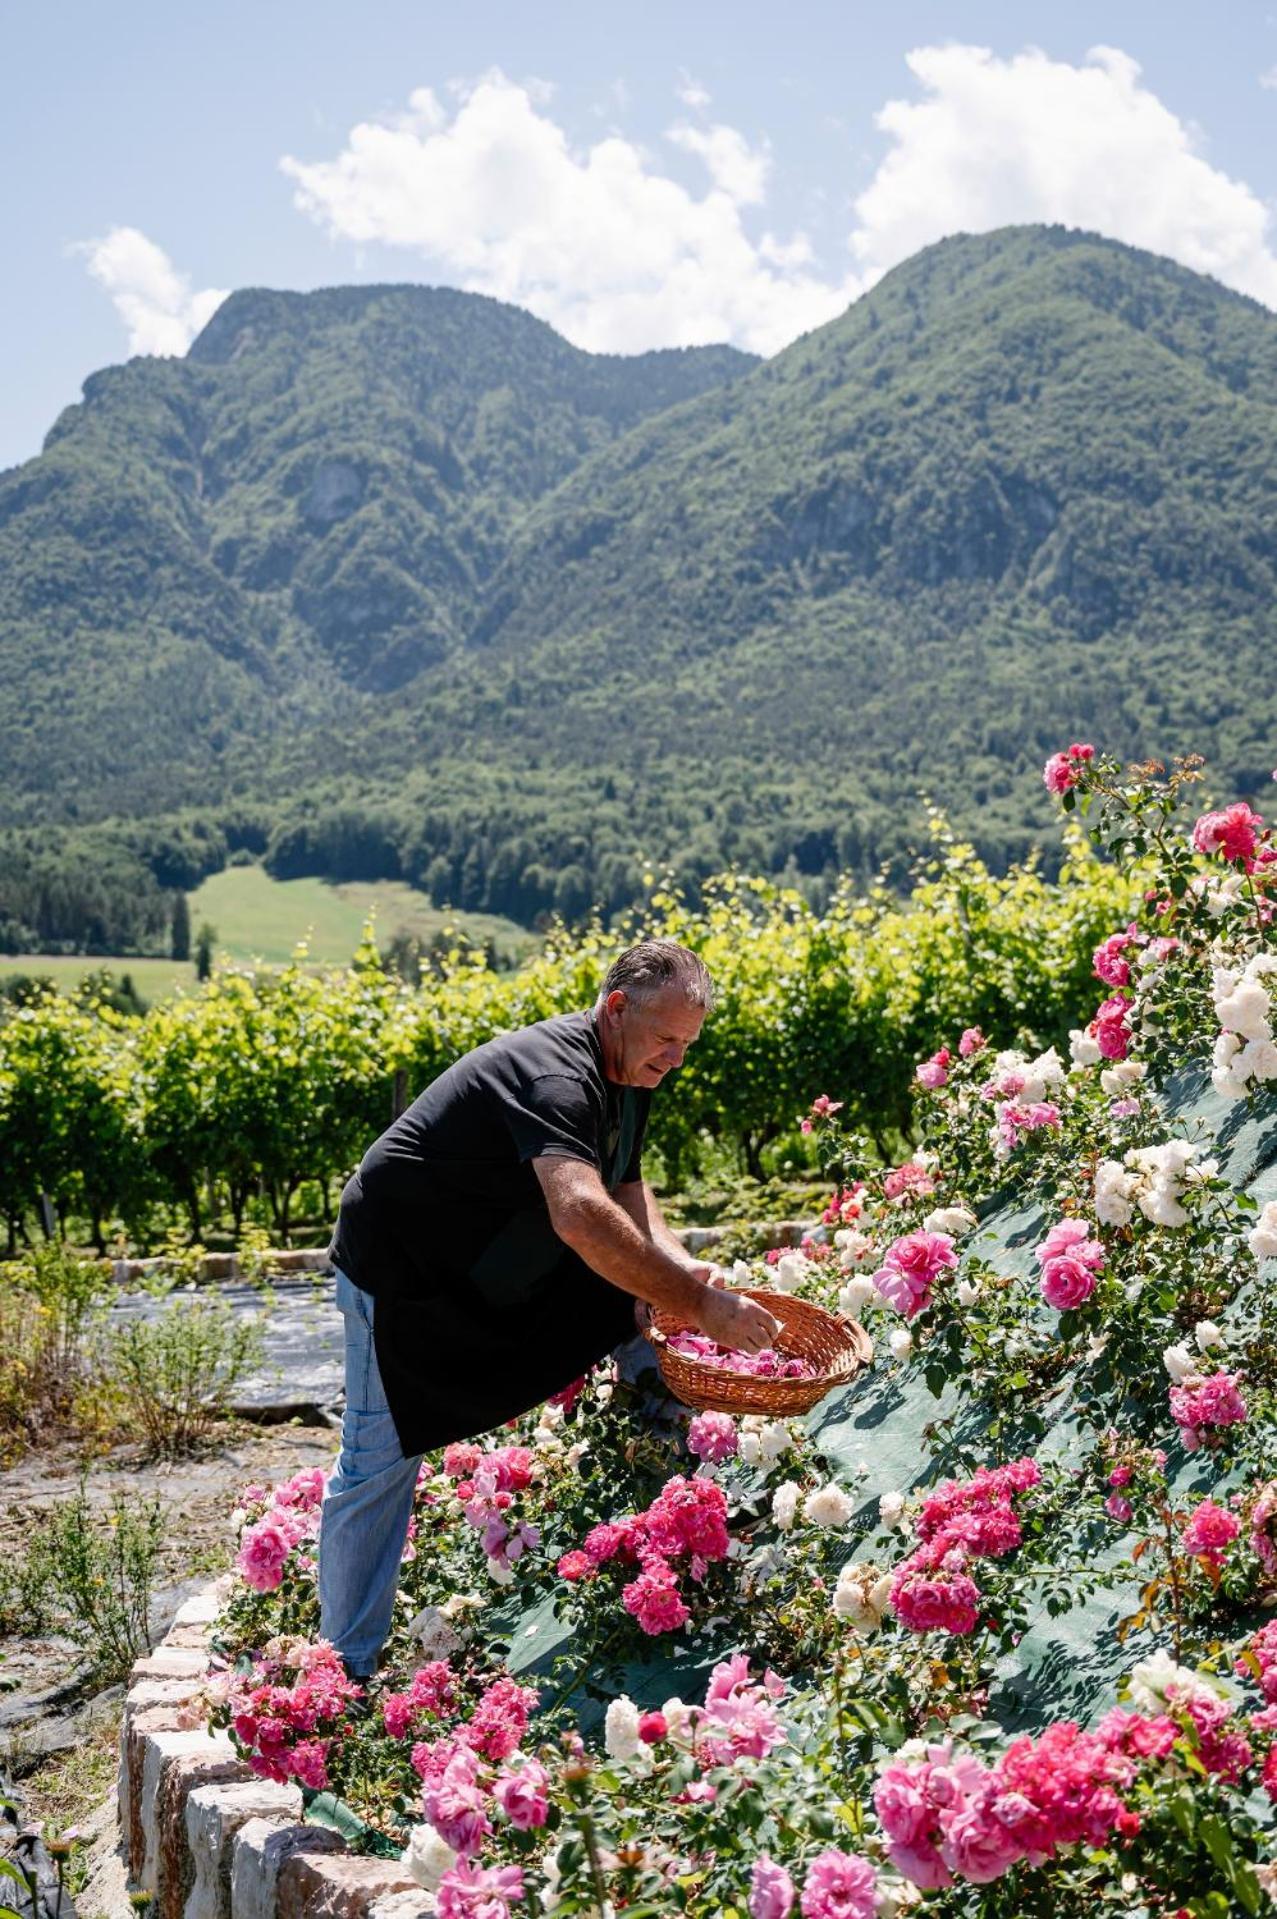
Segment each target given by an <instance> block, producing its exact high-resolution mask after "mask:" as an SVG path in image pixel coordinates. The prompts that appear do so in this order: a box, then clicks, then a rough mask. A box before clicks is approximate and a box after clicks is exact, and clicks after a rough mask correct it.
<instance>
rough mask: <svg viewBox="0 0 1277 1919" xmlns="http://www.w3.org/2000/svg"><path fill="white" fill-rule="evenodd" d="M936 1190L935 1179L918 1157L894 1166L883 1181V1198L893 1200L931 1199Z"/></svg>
mask: <svg viewBox="0 0 1277 1919" xmlns="http://www.w3.org/2000/svg"><path fill="white" fill-rule="evenodd" d="M935 1190H936V1182H935V1180H934V1179H933V1178H932V1176H931V1174H930V1173H929V1172H928V1170H927V1168H926V1167H925V1166H923V1165H920V1164H919V1162H918V1161H917V1160H916V1159H907V1160H906V1161H905V1162H904V1164H903V1166H895V1167H893V1168H892V1170H891V1171H890V1172H889V1173H888V1174H887V1177H886V1178H885V1179H884V1180H883V1182H882V1196H883V1198H884V1199H889V1200H892V1201H896V1200H906V1199H930V1198H931V1195H932V1194H933V1193H934V1192H935Z"/></svg>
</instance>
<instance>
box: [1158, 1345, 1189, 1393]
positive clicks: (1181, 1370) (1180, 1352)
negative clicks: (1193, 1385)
mask: <svg viewBox="0 0 1277 1919" xmlns="http://www.w3.org/2000/svg"><path fill="white" fill-rule="evenodd" d="M1162 1364H1163V1366H1165V1368H1166V1370H1167V1372H1168V1373H1169V1374H1170V1376H1171V1378H1172V1379H1173V1380H1174V1382H1175V1384H1176V1385H1177V1386H1178V1385H1179V1384H1180V1382H1181V1381H1182V1380H1185V1379H1187V1378H1188V1375H1189V1374H1190V1373H1191V1372H1192V1371H1193V1369H1194V1367H1195V1366H1196V1364H1197V1361H1196V1360H1195V1359H1194V1358H1193V1355H1192V1353H1190V1352H1189V1350H1188V1347H1187V1346H1168V1347H1167V1348H1166V1350H1165V1351H1164V1352H1163V1354H1162Z"/></svg>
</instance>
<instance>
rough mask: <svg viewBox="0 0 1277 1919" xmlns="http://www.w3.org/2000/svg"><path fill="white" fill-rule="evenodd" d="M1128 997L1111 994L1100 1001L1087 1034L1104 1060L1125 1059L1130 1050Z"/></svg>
mask: <svg viewBox="0 0 1277 1919" xmlns="http://www.w3.org/2000/svg"><path fill="white" fill-rule="evenodd" d="M1130 1010H1131V1002H1130V995H1129V994H1127V993H1112V994H1110V996H1109V998H1108V999H1106V1000H1101V1002H1100V1004H1099V1005H1098V1006H1097V1007H1096V1009H1095V1016H1094V1018H1093V1019H1092V1020H1091V1022H1090V1024H1089V1025H1088V1027H1087V1029H1086V1030H1087V1032H1088V1033H1089V1034H1090V1035H1091V1038H1092V1039H1093V1040H1094V1041H1095V1043H1096V1045H1097V1046H1098V1047H1099V1049H1100V1052H1101V1054H1102V1055H1103V1057H1104V1058H1105V1059H1125V1058H1126V1055H1127V1054H1128V1053H1129V1052H1130V1050H1131V1027H1130V1020H1129V1017H1128V1016H1129V1014H1130Z"/></svg>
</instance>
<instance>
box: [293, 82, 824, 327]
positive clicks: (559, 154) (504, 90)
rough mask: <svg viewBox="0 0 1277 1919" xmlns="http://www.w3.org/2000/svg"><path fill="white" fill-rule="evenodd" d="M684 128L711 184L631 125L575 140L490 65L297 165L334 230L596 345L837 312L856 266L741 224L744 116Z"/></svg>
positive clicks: (748, 192)
mask: <svg viewBox="0 0 1277 1919" xmlns="http://www.w3.org/2000/svg"><path fill="white" fill-rule="evenodd" d="M677 138H678V143H679V144H680V145H681V146H683V147H685V148H686V149H687V150H689V151H691V152H694V153H696V154H697V155H698V156H699V157H700V158H701V159H702V160H703V161H704V162H705V165H706V167H707V169H708V171H709V174H710V179H711V185H710V187H709V188H708V190H707V191H706V192H705V193H704V194H702V195H699V196H698V195H696V194H694V193H692V192H689V191H688V189H687V188H685V187H684V186H682V185H681V184H680V183H679V182H678V181H676V180H674V179H672V178H671V177H669V175H667V174H665V173H662V172H661V171H660V170H659V169H658V168H657V167H655V166H654V165H652V164H651V163H650V161H649V160H648V158H647V157H646V156H645V155H644V153H643V152H642V150H641V149H640V148H639V147H637V146H635V145H634V144H633V143H631V142H630V141H629V140H626V139H624V138H623V137H621V136H620V135H618V134H612V135H609V136H608V137H607V138H605V139H602V140H600V141H598V142H597V143H596V144H594V145H592V146H589V147H587V148H585V149H584V150H581V151H576V150H574V149H573V147H572V146H571V145H570V143H569V141H568V138H567V135H566V134H565V133H564V131H563V129H562V128H561V127H560V126H559V125H558V124H557V123H556V122H555V121H554V120H553V119H551V118H550V116H549V114H548V113H546V112H545V111H543V110H541V105H540V102H538V101H537V100H534V99H533V97H532V96H531V94H530V93H529V91H528V89H527V88H526V87H525V86H521V85H518V84H516V83H514V82H512V81H510V80H507V79H506V78H505V76H504V75H502V74H500V73H492V74H489V75H487V76H486V77H485V78H484V79H482V80H480V81H479V82H478V83H477V84H476V85H475V86H473V87H472V88H471V89H470V90H469V91H468V92H467V93H465V94H464V96H462V97H461V98H460V99H459V101H458V104H457V106H456V109H455V111H454V112H453V113H452V115H451V116H447V115H445V116H444V117H443V119H442V120H441V118H440V107H439V102H438V100H437V98H436V97H435V95H434V94H432V93H429V92H428V91H424V90H423V91H422V92H420V93H417V94H414V95H413V96H412V98H411V100H410V102H409V110H408V112H407V113H405V114H401V115H397V116H396V117H395V118H394V119H391V120H383V121H368V122H364V123H363V124H361V125H359V126H356V127H354V128H352V129H351V132H350V134H349V135H348V137H347V140H346V144H345V146H344V148H343V150H342V151H341V152H340V153H339V154H338V155H337V157H336V158H335V159H333V160H325V161H318V162H315V163H306V162H303V161H300V160H296V159H292V158H286V159H284V160H283V161H282V162H281V164H282V166H283V168H284V171H285V172H286V173H287V174H288V175H290V177H291V178H292V179H293V180H294V181H295V182H296V183H297V192H296V202H297V205H298V206H299V207H300V208H301V209H302V210H303V211H304V212H306V213H307V214H309V215H310V216H311V217H312V218H313V219H315V220H316V221H318V222H319V224H320V225H321V226H323V227H325V228H326V229H327V230H328V231H329V232H330V233H331V234H332V235H333V236H334V237H337V238H341V239H344V240H351V241H354V242H356V243H368V242H372V241H379V242H382V243H383V244H386V245H390V246H401V247H406V248H410V249H412V250H414V251H416V252H418V253H420V254H422V255H423V256H424V257H425V258H427V259H429V260H431V261H433V262H437V263H438V265H439V266H440V267H441V268H442V269H443V270H444V272H446V273H447V274H448V275H449V276H450V277H452V278H454V279H455V280H457V281H458V282H460V284H461V285H463V286H465V287H468V288H470V289H472V290H474V291H477V292H482V293H490V294H494V295H496V296H497V297H498V298H500V299H505V300H512V301H515V302H517V303H518V304H519V305H521V306H526V307H529V308H530V309H531V310H532V311H533V312H534V313H537V314H540V315H541V317H542V318H544V319H546V320H549V321H550V322H551V324H552V325H554V326H556V327H557V328H558V329H559V330H560V331H561V332H563V333H565V334H566V335H567V337H568V338H569V339H572V340H575V341H576V342H577V343H578V344H579V345H581V346H585V347H591V348H594V349H595V350H603V351H613V352H616V351H620V352H626V351H637V350H639V349H641V348H645V347H651V346H690V345H697V344H701V343H704V342H706V341H710V340H724V339H731V340H735V341H738V342H739V343H740V344H742V345H745V346H750V347H754V348H755V349H757V350H758V351H761V352H773V351H775V350H776V349H777V348H778V347H780V346H782V345H784V344H785V342H786V341H788V340H791V339H793V338H794V336H795V335H796V334H798V333H801V332H803V331H804V330H805V329H807V328H809V327H813V326H818V325H820V324H821V323H822V322H823V321H825V320H828V319H831V318H832V317H833V315H834V314H835V313H837V312H839V311H840V310H841V309H842V308H843V307H844V306H845V305H846V304H847V301H848V299H849V298H850V297H851V294H852V293H853V292H854V291H855V287H854V283H853V281H852V280H851V277H850V276H848V278H847V280H846V281H845V282H844V283H843V284H841V285H839V284H835V283H831V280H830V279H829V278H828V277H826V278H820V277H818V276H816V275H814V274H813V273H811V272H810V271H808V269H807V267H806V265H805V262H804V257H803V256H802V253H801V242H800V243H798V244H799V251H798V252H796V253H794V252H787V251H786V246H788V247H793V246H794V244H795V243H794V242H792V241H791V242H788V243H785V245H784V246H782V245H780V244H779V243H776V242H774V241H772V242H770V243H769V244H770V245H771V246H772V247H773V248H774V249H775V250H774V251H772V252H768V253H765V252H764V250H763V243H761V242H760V243H756V242H755V241H754V240H753V239H752V238H751V237H750V236H749V234H747V232H746V231H745V228H744V226H743V225H742V221H741V215H740V208H741V206H742V205H746V204H749V205H754V204H757V202H758V200H759V199H761V197H762V194H763V191H764V183H765V179H766V171H767V156H766V153H765V151H762V152H754V151H753V150H752V149H751V148H750V147H749V145H748V144H747V142H746V141H745V140H744V139H743V137H742V136H741V135H740V134H738V133H736V132H735V131H734V129H732V128H730V127H715V128H711V129H709V130H708V131H706V132H704V133H701V132H700V131H698V130H696V129H692V128H686V129H680V130H678V134H677Z"/></svg>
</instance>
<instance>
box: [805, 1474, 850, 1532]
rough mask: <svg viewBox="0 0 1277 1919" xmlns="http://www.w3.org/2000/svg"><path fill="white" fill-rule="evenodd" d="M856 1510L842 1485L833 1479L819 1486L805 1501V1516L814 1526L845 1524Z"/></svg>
mask: <svg viewBox="0 0 1277 1919" xmlns="http://www.w3.org/2000/svg"><path fill="white" fill-rule="evenodd" d="M855 1510H856V1508H855V1506H854V1504H853V1503H852V1501H851V1500H850V1499H849V1498H848V1497H847V1495H846V1493H845V1492H844V1491H843V1489H842V1487H841V1486H835V1485H834V1483H833V1481H832V1480H831V1481H830V1483H829V1484H828V1485H827V1486H817V1487H816V1488H815V1490H814V1491H813V1492H809V1493H808V1495H807V1497H806V1499H805V1500H804V1501H803V1517H804V1518H805V1519H809V1520H810V1521H811V1523H812V1525H813V1526H831V1527H838V1526H845V1525H846V1524H847V1521H848V1520H849V1519H850V1518H851V1515H852V1514H853V1512H854V1511H855Z"/></svg>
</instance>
